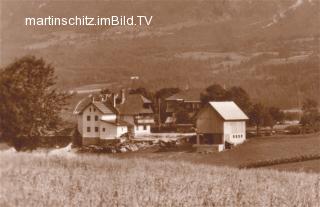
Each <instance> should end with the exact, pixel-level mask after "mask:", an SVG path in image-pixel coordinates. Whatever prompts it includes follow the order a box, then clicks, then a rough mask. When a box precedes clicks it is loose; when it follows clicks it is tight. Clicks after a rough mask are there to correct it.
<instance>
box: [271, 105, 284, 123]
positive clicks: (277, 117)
mask: <svg viewBox="0 0 320 207" xmlns="http://www.w3.org/2000/svg"><path fill="white" fill-rule="evenodd" d="M268 112H269V114H270V115H271V117H272V119H273V120H274V122H282V121H283V120H284V117H285V114H284V113H283V112H282V111H281V110H280V109H279V108H277V107H270V108H269V110H268Z"/></svg>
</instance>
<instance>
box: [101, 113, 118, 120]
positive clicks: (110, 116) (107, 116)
mask: <svg viewBox="0 0 320 207" xmlns="http://www.w3.org/2000/svg"><path fill="white" fill-rule="evenodd" d="M116 119H117V115H116V114H104V115H102V116H101V120H105V121H114V120H116Z"/></svg>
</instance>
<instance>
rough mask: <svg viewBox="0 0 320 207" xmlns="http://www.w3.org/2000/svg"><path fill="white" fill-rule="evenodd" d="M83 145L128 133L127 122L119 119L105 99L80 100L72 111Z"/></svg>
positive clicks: (128, 125) (115, 111)
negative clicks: (75, 116)
mask: <svg viewBox="0 0 320 207" xmlns="http://www.w3.org/2000/svg"><path fill="white" fill-rule="evenodd" d="M74 113H75V114H76V115H77V126H78V131H79V133H80V135H81V137H82V144H83V145H91V144H92V145H94V144H99V143H101V142H104V141H108V140H109V141H110V140H116V139H119V138H120V137H121V136H123V135H125V134H126V133H128V128H129V127H130V126H131V125H130V124H129V123H127V122H125V121H123V120H119V117H118V115H117V113H118V112H117V110H116V108H115V107H113V106H112V105H111V104H109V103H108V102H107V101H100V100H99V101H94V99H92V98H87V99H84V100H82V102H80V103H79V104H78V105H77V107H76V109H75V112H74Z"/></svg>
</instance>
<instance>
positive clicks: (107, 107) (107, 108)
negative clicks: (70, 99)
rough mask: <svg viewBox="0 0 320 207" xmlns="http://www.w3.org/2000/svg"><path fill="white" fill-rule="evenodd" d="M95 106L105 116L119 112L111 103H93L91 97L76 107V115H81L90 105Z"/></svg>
mask: <svg viewBox="0 0 320 207" xmlns="http://www.w3.org/2000/svg"><path fill="white" fill-rule="evenodd" d="M91 104H92V105H94V106H95V107H96V108H97V109H98V110H99V111H100V112H101V113H103V114H117V113H118V111H117V109H116V108H114V107H113V106H112V105H111V104H110V103H109V102H101V101H94V102H93V101H92V98H91V97H86V98H84V99H82V100H81V101H80V102H79V103H78V104H77V106H76V108H75V110H74V112H73V113H74V114H81V113H82V112H83V110H85V109H86V108H87V107H88V106H89V105H91Z"/></svg>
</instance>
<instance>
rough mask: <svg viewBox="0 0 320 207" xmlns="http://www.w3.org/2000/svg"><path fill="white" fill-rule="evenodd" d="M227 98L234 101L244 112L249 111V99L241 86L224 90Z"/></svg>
mask: <svg viewBox="0 0 320 207" xmlns="http://www.w3.org/2000/svg"><path fill="white" fill-rule="evenodd" d="M226 97H227V100H230V101H234V102H235V103H236V104H237V105H238V106H239V107H240V108H241V109H242V110H243V111H244V112H245V113H246V114H248V113H249V112H250V107H251V101H250V97H249V95H248V93H247V92H246V91H245V90H244V89H243V88H241V87H237V86H234V87H231V88H230V89H228V90H227V92H226Z"/></svg>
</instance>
